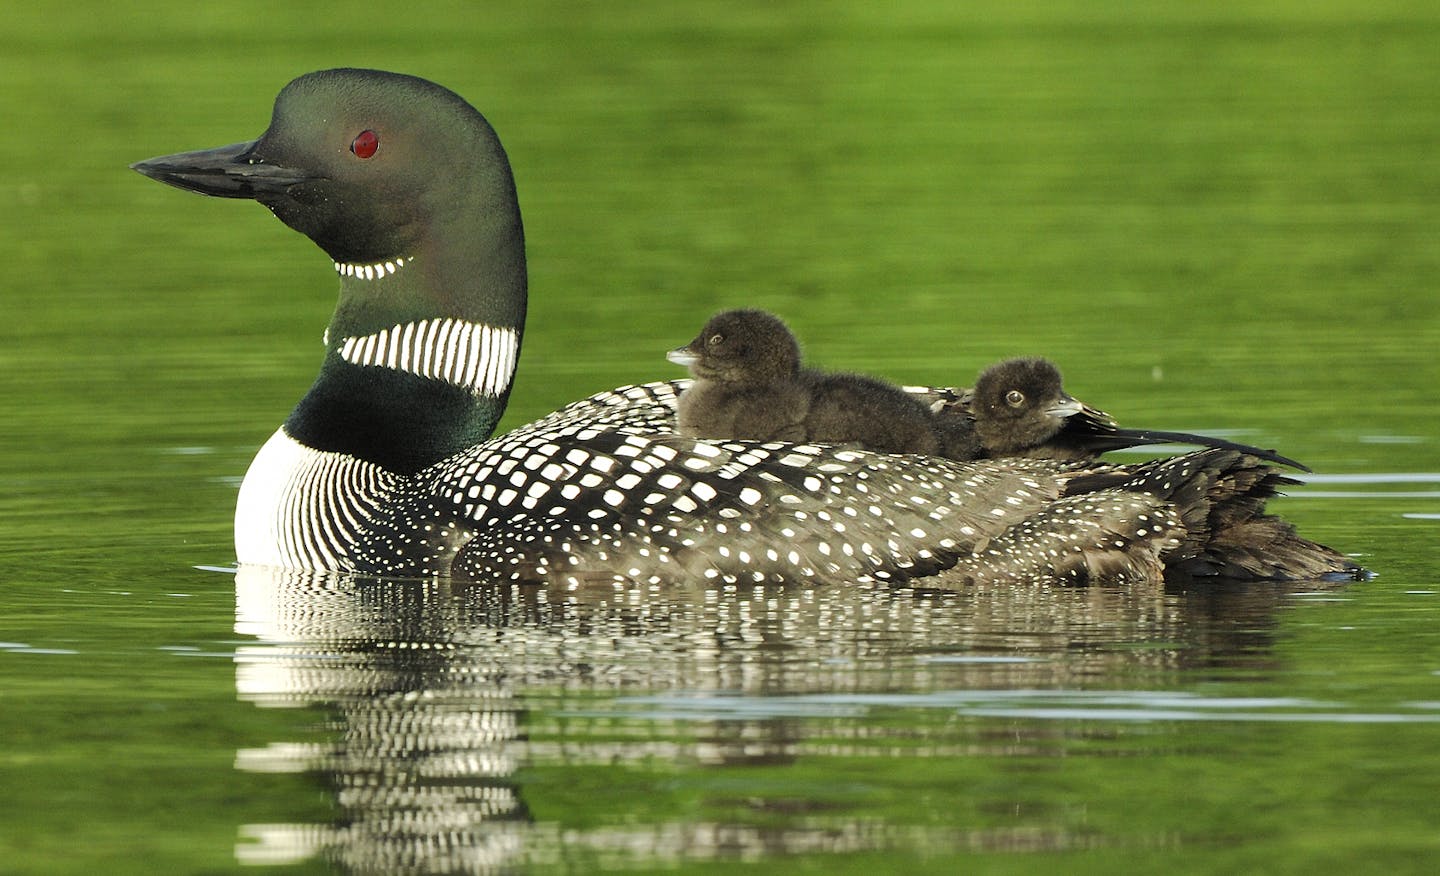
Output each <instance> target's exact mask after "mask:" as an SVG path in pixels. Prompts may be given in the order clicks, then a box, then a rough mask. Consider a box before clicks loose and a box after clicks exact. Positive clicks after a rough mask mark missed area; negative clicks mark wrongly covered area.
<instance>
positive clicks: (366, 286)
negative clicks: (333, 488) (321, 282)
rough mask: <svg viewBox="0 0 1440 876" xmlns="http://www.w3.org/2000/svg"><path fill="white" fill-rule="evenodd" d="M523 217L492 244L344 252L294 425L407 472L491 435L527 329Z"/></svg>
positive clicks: (306, 440)
mask: <svg viewBox="0 0 1440 876" xmlns="http://www.w3.org/2000/svg"><path fill="white" fill-rule="evenodd" d="M518 219H519V217H518V215H516V216H515V231H514V234H513V235H496V234H494V233H493V231H494V230H493V229H491V231H492V233H491V234H487V235H483V236H481V240H482V241H488V242H489V243H490V245H489V246H484V245H482V246H478V247H472V248H470V249H467V250H466V251H464V252H459V253H456V252H449V253H444V254H441V253H436V252H435V251H434V250H433V248H429V251H427V248H425V247H422V248H420V250H419V251H418V252H417V254H415V255H410V256H397V257H394V258H388V259H381V260H375V261H364V262H338V261H337V262H336V263H335V270H336V273H338V274H339V276H340V299H339V303H338V304H337V306H336V308H335V313H334V316H332V318H331V320H330V324H329V326H328V327H327V328H326V331H325V360H324V362H323V364H322V365H321V368H320V375H319V377H318V378H317V379H316V381H315V383H314V385H313V386H311V388H310V391H309V392H308V393H307V394H306V395H305V397H304V398H303V399H302V400H301V401H300V403H299V405H298V406H296V408H295V410H294V411H293V412H292V413H291V415H290V417H289V419H288V420H286V422H285V430H286V432H288V433H289V434H290V436H291V437H292V438H295V439H296V440H298V441H300V442H301V443H302V444H304V445H306V446H308V447H311V448H314V449H316V450H323V451H331V452H337V453H343V454H346V455H349V456H353V457H355V458H358V459H362V460H365V461H367V462H372V463H375V464H377V465H379V466H380V467H382V468H384V469H386V470H388V471H393V472H397V473H401V474H408V473H412V472H414V471H418V470H419V469H421V468H424V467H426V466H428V465H431V464H433V463H435V462H438V461H440V460H442V459H445V458H447V457H449V456H452V455H454V454H455V453H458V452H459V451H461V450H463V449H465V448H467V447H470V446H473V445H475V444H477V443H479V442H481V441H484V440H485V439H486V438H488V437H490V435H491V434H492V433H493V432H494V430H495V424H496V423H497V422H498V421H499V420H500V416H501V414H503V413H504V411H505V403H506V401H507V400H508V399H509V396H510V386H511V382H512V380H513V378H514V375H515V366H516V362H517V360H518V358H519V354H520V340H521V335H522V333H523V330H524V322H525V304H526V288H525V284H526V277H525V264H524V249H523V246H524V244H523V241H521V240H520V239H519V234H520V232H519V224H518ZM497 237H498V239H497ZM497 244H498V245H497Z"/></svg>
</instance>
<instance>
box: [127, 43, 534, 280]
mask: <svg viewBox="0 0 1440 876" xmlns="http://www.w3.org/2000/svg"><path fill="white" fill-rule="evenodd" d="M132 167H133V168H134V169H135V170H137V171H139V172H140V173H143V174H145V175H146V176H149V177H151V178H152V179H156V180H159V181H160V182H164V183H168V184H170V185H173V186H178V187H179V188H183V189H187V190H189V191H193V192H199V193H200V194H205V195H214V196H217V197H225V198H250V199H253V200H256V201H258V202H260V203H261V204H264V205H265V206H266V207H268V208H269V209H270V211H271V212H273V213H274V214H275V215H276V216H277V217H278V218H279V219H280V220H281V221H282V222H284V223H285V224H286V225H289V226H290V227H291V228H293V229H295V230H296V231H299V232H300V233H302V234H304V235H305V236H307V237H309V238H310V239H311V240H313V241H315V243H316V244H318V245H319V246H320V248H321V249H323V250H325V252H326V253H328V254H329V255H330V257H331V258H332V259H333V260H335V261H336V262H339V263H341V264H377V263H383V262H384V261H386V260H394V259H396V258H405V257H407V256H413V255H417V254H419V253H420V252H421V251H423V250H425V249H427V248H433V247H434V246H435V245H438V244H441V243H444V244H449V245H451V246H455V247H460V248H464V247H465V246H466V244H467V243H469V244H470V245H474V244H475V242H476V241H477V238H479V237H481V236H483V234H484V233H485V232H487V231H489V232H492V233H494V232H495V231H496V230H497V229H499V230H503V231H508V232H509V234H502V236H507V237H508V236H511V235H514V236H517V237H518V235H519V232H520V219H519V209H518V207H517V205H516V198H515V186H514V181H513V178H512V176H511V173H510V165H509V161H508V159H507V158H506V155H505V151H504V149H503V148H502V147H501V145H500V141H499V139H498V138H497V137H496V135H495V131H494V129H493V128H491V127H490V124H489V123H488V122H487V121H486V120H485V118H484V116H482V115H481V114H480V113H479V112H478V111H476V110H475V109H474V108H473V107H471V106H470V104H468V103H466V102H465V100H464V99H463V98H461V97H459V96H458V95H456V94H455V93H454V92H452V91H450V90H448V89H446V88H443V87H441V86H439V85H436V84H435V83H433V82H429V81H426V80H424V79H420V78H417V77H414V76H407V75H404V74H400V73H387V72H384V71H380V70H356V69H341V70H322V71H320V72H316V73H308V74H306V75H304V76H301V77H299V78H298V79H295V80H294V81H292V82H290V84H288V85H286V86H285V88H284V89H283V90H282V91H281V92H280V94H279V95H278V96H277V97H276V98H275V108H274V112H273V114H272V115H271V119H270V126H269V127H268V128H267V129H266V130H265V132H264V133H263V134H261V135H260V137H259V138H258V139H256V140H252V141H247V142H244V143H235V144H232V145H230V146H221V147H219V148H215V149H202V150H198V151H194V152H182V153H179V154H176V155H165V156H161V157H159V158H151V159H148V160H146V161H140V162H137V163H135V164H134V165H132ZM465 223H476V226H477V227H473V230H471V231H470V232H468V233H464V232H459V231H457V226H458V227H463V225H464V224H465ZM445 235H455V237H454V239H450V240H441V239H438V238H442V237H444V236H445Z"/></svg>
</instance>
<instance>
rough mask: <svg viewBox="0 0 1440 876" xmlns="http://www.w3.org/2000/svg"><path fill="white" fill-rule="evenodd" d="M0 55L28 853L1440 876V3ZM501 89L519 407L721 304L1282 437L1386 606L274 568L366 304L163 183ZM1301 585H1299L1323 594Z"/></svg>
mask: <svg viewBox="0 0 1440 876" xmlns="http://www.w3.org/2000/svg"><path fill="white" fill-rule="evenodd" d="M3 17H4V21H3V23H0V81H3V82H4V85H3V87H0V111H3V112H0V117H3V118H4V119H5V120H6V133H5V134H4V135H3V136H0V217H3V218H0V223H3V225H0V227H3V229H4V231H5V232H6V234H5V237H6V238H7V240H8V244H9V245H8V246H7V247H6V252H5V265H4V268H3V269H0V301H3V308H4V309H3V313H4V319H0V871H3V872H6V873H11V872H14V873H24V874H29V873H36V874H40V873H93V872H103V873H147V874H149V873H229V872H237V871H242V870H243V871H246V872H257V871H258V872H327V871H331V870H340V871H345V870H351V871H358V872H367V871H368V872H517V871H518V872H531V871H533V872H577V873H586V872H593V871H595V870H596V869H600V868H608V869H612V870H648V869H676V868H678V869H682V870H685V871H692V872H720V871H728V870H730V869H732V868H738V867H740V866H742V865H743V866H746V867H747V868H750V869H752V870H755V869H758V870H759V871H760V872H765V871H772V872H786V873H790V872H824V873H837V872H841V873H843V872H860V873H876V872H934V873H952V872H966V871H978V872H996V873H1011V872H1014V873H1029V872H1043V873H1050V872H1067V873H1069V872H1074V873H1088V872H1093V873H1102V872H1103V873H1115V872H1154V871H1161V870H1163V871H1167V872H1182V873H1236V872H1266V873H1289V872H1294V873H1302V872H1303V873H1314V872H1330V871H1336V872H1353V873H1364V872H1374V873H1397V872H1415V873H1428V872H1431V871H1433V869H1434V868H1435V866H1436V864H1437V862H1440V809H1437V807H1436V805H1435V800H1436V799H1437V798H1440V580H1437V577H1440V549H1437V536H1440V485H1437V484H1440V476H1437V474H1436V472H1440V448H1437V432H1440V429H1437V426H1440V416H1437V411H1436V402H1437V393H1436V387H1437V386H1440V358H1437V355H1436V352H1435V351H1436V350H1437V349H1440V298H1437V290H1436V278H1437V276H1440V161H1437V159H1436V155H1437V153H1436V144H1437V143H1440V8H1437V7H1436V6H1435V4H1434V3H1429V2H1420V0H1381V2H1360V0H1309V2H1298V0H1296V2H1289V0H1258V2H1248V3H1241V2H1217V3H1193V2H1170V0H1161V2H1150V3H1125V2H1041V3H1012V2H998V0H980V2H973V3H963V4H962V3H945V2H929V0H900V2H894V3H887V4H876V3H861V2H845V0H842V2H834V3H802V2H781V3H754V4H748V3H739V2H732V3H722V2H708V0H707V2H698V3H688V4H672V3H652V2H634V3H590V4H575V3H556V2H524V3H520V2H513V3H512V2H500V3H485V4H467V3H442V4H434V5H428V6H426V5H420V4H400V5H390V6H386V5H382V4H369V5H365V4H357V3H354V2H350V3H331V2H320V3H311V4H293V3H269V2H260V3H250V4H246V5H244V6H234V5H228V6H227V5H220V6H204V5H200V6H196V5H195V4H190V5H186V6H182V5H180V4H175V3H169V2H162V3H156V4H146V5H141V4H127V3H120V4H116V3H95V2H79V3H72V4H68V5H65V6H54V5H51V6H36V7H33V8H25V9H21V8H16V9H12V10H8V11H7V12H6V14H5V16H3ZM340 65H355V66H372V67H380V68H386V69H394V70H400V71H404V72H410V73H415V74H418V75H422V76H425V77H428V78H431V79H434V80H436V81H439V82H441V83H443V84H445V85H447V86H449V87H451V88H453V89H454V90H456V91H458V92H459V93H460V94H462V95H464V96H465V97H467V98H468V99H469V100H470V101H471V102H473V103H474V104H475V105H476V106H477V107H479V108H480V109H481V110H482V112H484V113H486V115H487V116H488V117H489V118H490V120H491V121H492V123H493V124H494V125H495V127H496V128H497V130H498V131H499V133H500V135H501V137H502V139H503V140H504V142H505V144H506V146H507V148H508V150H509V152H510V157H511V161H512V164H513V166H514V169H515V174H516V179H517V185H518V188H519V192H520V198H521V206H522V210H523V212H524V216H525V222H526V233H527V239H528V243H529V256H530V269H531V301H530V319H529V323H528V331H527V334H526V338H525V349H524V354H523V357H522V360H521V365H520V374H519V377H518V379H517V382H516V385H515V390H514V394H513V396H512V400H511V405H510V411H509V412H508V414H507V415H506V419H505V421H504V423H503V424H502V427H505V428H508V427H510V426H513V425H517V424H519V423H522V422H525V421H527V420H529V419H532V418H534V417H536V416H539V415H541V414H543V413H545V412H547V411H549V410H552V409H553V408H555V407H557V406H559V405H560V404H563V403H565V402H567V401H570V400H573V399H575V398H578V397H581V396H583V395H586V394H588V393H590V392H593V391H596V390H600V389H605V388H609V387H612V386H616V385H619V384H623V383H627V382H635V381H643V380H652V379H659V378H665V377H673V376H678V371H677V370H676V369H674V367H673V366H670V365H669V364H668V363H666V362H665V360H664V358H663V354H664V351H665V350H667V349H669V348H671V347H674V346H676V345H678V344H679V343H681V342H683V341H685V340H686V339H688V338H689V337H691V336H693V334H694V332H695V331H696V329H697V328H698V326H699V325H700V324H701V323H702V322H703V321H704V319H705V317H706V316H708V315H709V314H710V313H711V312H713V311H714V310H717V309H720V308H723V307H730V306H739V305H753V306H760V307H765V308H768V309H771V310H774V311H776V312H778V313H780V314H782V315H783V316H785V317H786V318H787V319H788V320H789V321H790V323H791V324H792V326H793V327H794V328H795V329H796V331H797V332H798V334H799V335H800V336H801V338H802V340H803V341H804V342H805V345H806V351H807V355H808V357H809V358H810V359H811V360H812V361H813V362H814V363H816V364H819V365H824V366H829V367H836V368H846V369H852V370H863V371H869V372H871V373H876V374H882V375H885V376H887V377H889V378H891V379H894V380H897V381H902V382H910V383H946V384H964V383H966V382H968V381H969V380H970V379H971V378H972V377H973V375H974V373H975V372H976V370H977V369H978V368H980V367H981V366H983V365H984V364H986V363H988V362H990V361H992V360H994V359H996V358H998V357H1001V356H1008V355H1015V354H1043V355H1047V356H1049V357H1051V358H1053V359H1055V360H1056V361H1057V362H1059V363H1060V365H1061V366H1062V367H1063V368H1064V369H1065V373H1066V378H1067V386H1068V387H1069V388H1070V389H1071V390H1072V391H1073V392H1074V393H1075V394H1077V395H1078V396H1080V397H1081V398H1083V399H1085V400H1087V401H1089V402H1092V403H1093V404H1096V405H1098V406H1100V407H1103V408H1105V409H1106V410H1109V411H1111V412H1112V413H1114V414H1115V415H1116V416H1117V417H1118V418H1119V419H1120V421H1121V422H1122V423H1126V424H1131V425H1137V426H1151V427H1155V428H1168V429H1184V430H1190V431H1205V432H1211V433H1216V434H1223V435H1229V436H1234V437H1237V438H1238V439H1239V440H1242V441H1245V442H1247V443H1252V444H1259V445H1263V446H1267V447H1269V446H1273V447H1278V448H1280V449H1281V450H1282V452H1284V453H1286V454H1287V455H1290V456H1294V457H1297V458H1299V459H1302V460H1304V461H1306V462H1307V463H1309V464H1310V465H1311V466H1313V467H1314V468H1315V470H1316V472H1317V474H1318V475H1320V476H1321V477H1319V478H1317V479H1316V480H1315V481H1314V482H1312V483H1309V484H1307V485H1305V486H1302V487H1298V488H1296V489H1295V490H1294V491H1293V496H1292V497H1290V498H1285V499H1281V500H1278V501H1276V502H1275V503H1274V504H1273V507H1274V508H1275V510H1277V511H1279V512H1280V513H1282V514H1284V515H1285V516H1287V517H1288V518H1290V519H1292V520H1294V521H1295V522H1296V523H1297V525H1299V527H1300V528H1301V530H1302V531H1303V532H1304V533H1305V534H1306V535H1308V536H1310V537H1313V538H1316V539H1318V540H1320V541H1324V542H1326V543H1329V544H1332V545H1334V546H1336V547H1337V548H1340V549H1342V550H1344V551H1347V552H1351V553H1355V554H1357V555H1360V557H1361V558H1362V561H1363V562H1365V563H1366V564H1367V565H1369V566H1371V567H1373V568H1374V569H1376V570H1377V571H1378V572H1379V573H1380V577H1378V578H1377V579H1376V580H1374V581H1371V582H1367V583H1364V584H1358V585H1354V586H1351V587H1348V588H1343V589H1339V590H1316V589H1314V588H1286V587H1255V588H1241V589H1223V590H1219V591H1206V590H1191V591H1178V592H1169V593H1163V592H1143V593H1134V592H1125V591H1112V590H1104V589H1097V590H1095V591H1065V592H1033V591H1008V590H1007V591H999V592H977V593H964V594H950V595H945V596H927V595H923V594H922V595H916V594H911V593H908V592H902V593H892V592H887V591H875V590H855V591H847V592H836V591H823V590H813V589H805V588H799V589H790V590H779V591H768V590H758V591H752V590H749V589H739V590H736V589H730V590H723V591H706V590H703V589H697V590H695V591H693V592H688V591H687V592H670V591H666V592H657V591H648V590H638V591H633V592H632V591H621V592H614V593H611V592H606V593H603V594H589V595H586V596H584V597H579V596H566V595H561V594H545V593H534V592H524V591H509V590H496V589H490V588H485V587H464V588H462V587H453V588H452V587H448V586H445V585H442V584H438V583H437V584H433V585H425V586H420V585H414V584H411V585H397V584H386V583H384V582H373V581H356V580H348V579H307V578H293V577H292V578H286V577H273V576H265V575H262V574H258V573H253V572H251V573H242V574H241V575H239V576H236V575H234V574H231V573H226V572H221V571H209V570H204V569H197V568H196V567H197V566H220V567H223V566H226V565H228V564H229V563H230V562H231V561H232V559H233V551H232V548H231V544H230V515H231V512H232V510H233V507H234V501H235V491H236V487H237V485H238V482H239V478H240V476H241V475H242V474H243V472H244V469H245V466H246V465H247V464H248V462H249V459H250V457H251V455H252V454H253V452H254V450H255V449H256V448H257V447H258V446H259V445H260V444H261V443H262V442H263V441H264V440H265V438H266V437H267V436H268V435H269V434H270V433H271V432H272V431H273V430H274V428H275V427H276V425H277V424H278V423H279V422H280V421H281V420H282V419H283V418H284V416H285V414H286V413H287V412H288V410H289V408H290V406H291V405H292V404H293V403H294V401H295V400H296V399H297V398H298V397H299V396H300V394H301V393H303V391H304V389H305V388H306V387H307V386H308V384H309V381H310V380H311V378H312V376H313V373H314V370H315V368H316V366H317V364H318V359H319V353H320V345H319V338H320V333H321V331H322V329H323V328H324V325H325V323H326V320H327V318H328V315H329V312H330V309H331V308H332V307H333V304H334V297H333V296H334V289H335V285H336V284H335V280H334V277H333V274H332V272H331V268H330V265H329V264H328V262H327V260H326V259H325V257H324V256H323V254H321V253H320V252H319V251H318V250H315V249H314V247H313V246H312V245H310V244H309V243H308V241H305V240H304V239H302V238H300V237H298V236H297V235H294V234H292V233H291V232H289V231H288V230H287V229H285V228H284V227H283V226H281V225H280V224H279V223H278V222H276V221H275V220H274V219H273V217H271V216H269V214H268V213H267V212H266V211H265V210H263V209H261V208H259V207H257V206H256V205H254V204H247V203H237V202H226V201H220V200H212V199H204V198H198V197H193V196H186V195H183V194H181V193H179V192H176V191H174V190H172V189H168V188H165V187H162V186H158V185H155V184H154V183H152V182H149V181H147V180H145V179H143V178H141V177H140V176H139V175H137V174H134V173H132V172H130V171H128V170H127V169H126V165H127V164H129V163H130V162H132V161H135V160H138V159H141V158H146V157H149V156H153V155H159V154H163V153H169V152H175V151H180V150H184V149H191V148H200V147H206V146H216V145H221V144H225V143H232V142H237V141H240V140H244V139H249V138H252V137H254V136H256V135H258V134H259V133H260V131H261V130H263V128H264V127H265V125H266V123H267V122H268V118H269V111H270V102H271V100H272V99H273V96H274V94H275V92H276V91H278V89H279V88H280V87H281V86H282V85H283V84H284V83H285V82H286V81H288V80H289V79H291V78H293V77H294V76H296V75H298V74H300V73H303V72H306V71H309V70H314V69H319V68H323V67H329V66H340ZM1297 591H1298V592H1297Z"/></svg>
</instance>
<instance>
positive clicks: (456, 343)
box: [339, 319, 520, 397]
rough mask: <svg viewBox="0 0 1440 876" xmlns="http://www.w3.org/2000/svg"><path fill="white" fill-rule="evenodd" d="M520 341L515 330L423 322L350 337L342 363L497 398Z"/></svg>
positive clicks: (511, 371) (510, 374)
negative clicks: (405, 374) (404, 373)
mask: <svg viewBox="0 0 1440 876" xmlns="http://www.w3.org/2000/svg"><path fill="white" fill-rule="evenodd" d="M519 349H520V335H519V333H518V332H516V331H515V329H513V328H508V327H497V326H493V325H483V324H481V323H474V322H466V321H464V320H461V319H422V320H420V321H419V322H407V323H403V324H400V325H395V326H391V327H390V328H388V329H381V330H380V331H378V332H375V333H374V334H369V335H364V336H361V337H347V338H345V339H344V340H342V341H341V342H340V347H339V353H340V358H342V359H344V360H345V361H346V362H349V363H350V364H352V365H373V366H377V367H381V368H394V369H397V370H400V371H408V372H410V373H411V374H418V375H420V376H421V377H432V378H434V379H436V380H443V381H445V382H446V383H451V384H454V385H455V386H459V387H462V388H464V389H467V390H469V391H470V392H472V393H475V394H476V395H489V396H497V397H498V396H499V395H501V394H502V393H504V392H505V390H507V389H509V388H510V379H511V378H512V377H513V376H514V374H515V359H516V355H517V354H518V352H519Z"/></svg>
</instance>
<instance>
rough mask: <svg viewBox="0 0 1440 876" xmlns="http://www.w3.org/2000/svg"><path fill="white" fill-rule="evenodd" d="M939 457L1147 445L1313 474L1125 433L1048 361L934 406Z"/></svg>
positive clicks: (1173, 437) (1172, 437)
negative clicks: (1070, 388) (1078, 395)
mask: <svg viewBox="0 0 1440 876" xmlns="http://www.w3.org/2000/svg"><path fill="white" fill-rule="evenodd" d="M935 421H936V424H937V427H938V432H939V434H940V438H941V444H942V447H941V451H940V452H941V453H942V454H943V455H944V456H946V457H947V458H950V459H961V460H965V459H994V458H1000V457H1007V456H1034V457H1041V458H1044V459H1060V460H1089V459H1094V458H1095V457H1097V456H1099V455H1100V454H1102V453H1104V452H1106V451H1108V450H1119V449H1121V448H1125V447H1137V446H1141V445H1149V444H1195V445H1199V446H1202V447H1222V448H1227V449H1230V450H1238V451H1240V452H1242V453H1246V454H1249V455H1251V456H1254V457H1258V458H1260V459H1264V460H1267V461H1270V462H1277V463H1280V464H1282V465H1288V466H1291V467H1293V468H1297V469H1300V470H1301V471H1309V470H1310V469H1309V468H1308V467H1307V466H1305V465H1302V464H1301V463H1299V462H1296V461H1295V460H1293V459H1290V458H1288V457H1285V456H1281V455H1280V454H1278V453H1276V452H1275V451H1273V450H1265V449H1262V448H1259V447H1251V446H1249V445H1247V444H1237V443H1235V442H1233V441H1227V440H1225V439H1223V438H1211V437H1209V436H1206V435H1194V434H1191V433H1189V432H1169V431H1162V430H1159V429H1123V428H1121V427H1119V426H1118V425H1116V423H1115V421H1114V419H1113V418H1111V416H1110V415H1109V414H1107V413H1105V412H1104V411H1101V410H1097V409H1095V408H1092V407H1090V406H1089V405H1087V404H1085V403H1083V402H1081V401H1079V400H1077V399H1075V398H1074V397H1072V396H1071V395H1069V394H1068V393H1066V392H1065V387H1064V382H1063V378H1062V377H1061V375H1060V369H1059V368H1058V367H1056V366H1055V363H1053V362H1051V361H1049V360H1048V359H1042V358H1038V357H1025V358H1016V359H1006V360H1004V361H1001V362H997V363H995V364H994V365H991V366H990V367H988V368H986V369H985V370H984V371H981V372H980V375H979V377H977V378H976V379H975V386H974V388H973V389H971V390H969V391H968V392H963V393H959V394H957V395H956V396H955V397H954V398H953V399H951V400H947V401H940V402H937V403H936V410H935Z"/></svg>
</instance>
